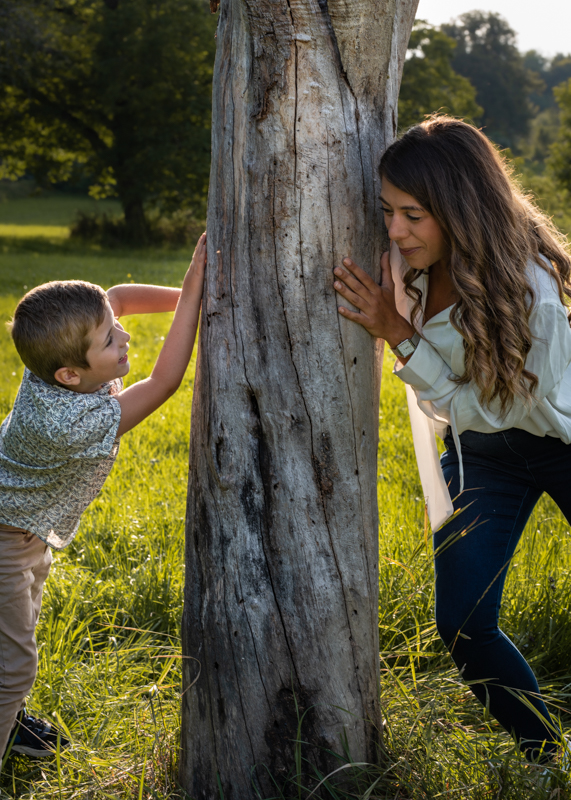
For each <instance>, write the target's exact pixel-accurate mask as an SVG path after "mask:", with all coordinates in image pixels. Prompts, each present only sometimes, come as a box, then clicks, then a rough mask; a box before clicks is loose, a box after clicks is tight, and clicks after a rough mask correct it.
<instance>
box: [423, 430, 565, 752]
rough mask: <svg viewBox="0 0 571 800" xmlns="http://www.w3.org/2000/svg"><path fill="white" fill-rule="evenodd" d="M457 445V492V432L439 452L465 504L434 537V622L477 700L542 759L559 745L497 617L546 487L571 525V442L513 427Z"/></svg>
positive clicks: (467, 437)
mask: <svg viewBox="0 0 571 800" xmlns="http://www.w3.org/2000/svg"><path fill="white" fill-rule="evenodd" d="M460 443H461V446H462V460H463V464H464V492H463V493H462V495H460V496H459V497H457V494H458V491H459V474H458V472H459V468H458V455H457V453H456V448H455V447H454V442H453V440H452V437H451V436H447V437H446V439H445V444H446V447H447V450H446V452H445V453H443V454H442V458H441V463H442V469H443V471H444V478H445V480H446V483H447V484H448V485H449V488H450V495H451V497H452V498H456V499H455V500H454V508H455V510H456V509H459V508H463V509H464V510H463V511H462V512H461V513H460V514H459V516H458V517H457V518H453V519H451V520H450V521H449V522H448V523H447V524H446V525H444V526H443V527H442V528H441V529H440V530H438V531H437V532H436V533H435V534H434V547H435V573H436V625H437V628H438V632H439V634H440V636H441V637H442V639H443V641H444V643H445V645H446V647H447V648H448V650H449V651H450V653H451V655H452V658H453V659H454V661H455V663H456V666H457V667H458V669H459V670H460V671H461V673H462V676H463V678H464V679H465V680H466V681H468V682H469V683H470V688H471V689H472V691H473V692H474V694H475V695H476V697H477V698H478V699H479V700H480V701H481V702H482V703H483V704H484V705H486V706H488V707H489V710H490V713H491V714H492V715H493V716H494V717H495V718H496V719H497V720H498V721H499V722H500V724H501V725H503V727H504V728H505V729H506V730H507V731H509V732H510V733H512V734H513V735H514V737H515V738H516V740H517V741H518V742H519V744H520V747H521V748H522V749H523V750H524V751H525V753H526V755H527V757H528V758H530V759H536V758H537V757H538V756H539V755H540V751H541V750H543V754H545V755H547V754H549V753H550V752H552V751H553V750H554V749H556V747H557V745H556V743H555V741H554V740H555V738H556V735H555V728H554V727H553V722H552V720H551V717H550V715H549V712H548V710H547V708H546V706H545V703H544V702H543V700H542V699H541V696H540V694H539V687H538V685H537V680H536V678H535V676H534V674H533V672H532V671H531V669H530V667H529V665H528V664H527V662H526V660H525V659H524V657H523V656H522V654H521V653H520V652H519V650H518V649H517V648H516V647H515V645H514V644H513V643H512V642H511V641H510V640H509V639H508V637H507V636H506V635H505V634H504V633H503V632H502V631H501V630H500V628H499V627H498V615H499V610H500V603H501V599H502V592H503V588H504V582H505V577H506V572H507V569H508V565H509V563H510V561H511V559H512V557H513V554H514V551H515V549H516V546H517V544H518V542H519V539H520V536H521V534H522V531H523V529H524V527H525V524H526V522H527V520H528V518H529V516H530V514H531V512H532V510H533V508H534V506H535V504H536V503H537V501H538V500H539V498H540V497H541V495H542V493H543V492H547V494H549V495H550V496H551V497H552V498H553V500H554V501H555V502H556V503H557V505H558V506H559V508H560V509H561V511H562V512H563V514H564V515H565V516H566V518H567V520H568V521H569V522H570V524H571V445H567V444H564V443H563V442H562V441H561V440H560V439H555V438H553V437H551V436H545V437H540V436H534V435H533V434H531V433H527V432H526V431H522V430H519V429H517V428H511V429H510V430H507V431H502V432H500V433H491V434H490V433H476V432H474V431H465V432H464V433H463V434H461V436H460ZM474 523H475V525H474V526H473V527H471V526H472V525H473V524H474ZM466 529H467V532H466V533H465V534H464V535H462V533H463V532H464V531H466ZM570 656H571V654H570ZM530 705H531V708H530Z"/></svg>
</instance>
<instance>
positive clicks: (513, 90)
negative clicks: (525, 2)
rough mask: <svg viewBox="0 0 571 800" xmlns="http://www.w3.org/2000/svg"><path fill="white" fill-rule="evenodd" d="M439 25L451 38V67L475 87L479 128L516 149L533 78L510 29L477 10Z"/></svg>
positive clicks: (525, 120) (528, 111) (524, 127)
mask: <svg viewBox="0 0 571 800" xmlns="http://www.w3.org/2000/svg"><path fill="white" fill-rule="evenodd" d="M441 29H442V31H443V32H444V33H446V34H447V35H448V36H450V37H452V38H453V39H454V40H455V41H456V43H457V48H456V50H455V52H454V57H453V59H452V68H453V69H454V70H456V72H458V73H460V75H463V76H464V77H466V78H468V79H469V81H470V82H471V83H472V84H473V85H474V86H475V87H476V100H477V102H478V103H479V104H480V105H481V106H482V107H483V109H484V113H483V114H482V119H481V122H482V125H483V127H484V130H485V133H486V134H487V135H488V136H489V137H490V138H491V139H493V140H494V141H495V142H497V143H498V144H500V145H502V146H503V147H510V148H512V149H516V150H517V144H518V140H519V139H520V138H522V137H524V136H526V134H527V133H528V129H529V123H530V120H531V119H532V117H533V116H534V108H533V105H532V103H531V102H530V100H529V95H530V93H531V92H532V91H533V90H534V89H536V88H537V78H536V77H535V76H534V74H533V73H532V72H531V71H530V70H529V69H527V68H526V66H525V63H524V60H523V56H522V55H521V53H520V52H519V50H518V49H517V47H516V35H515V32H514V31H513V30H512V29H511V28H510V26H509V25H508V23H507V22H506V20H505V19H503V18H502V17H501V16H500V15H499V14H495V13H492V12H489V13H488V12H483V11H471V12H469V13H467V14H462V15H461V16H460V17H459V18H458V19H457V20H456V21H454V22H451V23H450V24H447V25H442V27H441Z"/></svg>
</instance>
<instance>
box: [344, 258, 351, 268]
mask: <svg viewBox="0 0 571 800" xmlns="http://www.w3.org/2000/svg"><path fill="white" fill-rule="evenodd" d="M343 263H344V264H345V265H346V266H347V267H348V266H349V265H350V264H351V259H350V258H344V259H343Z"/></svg>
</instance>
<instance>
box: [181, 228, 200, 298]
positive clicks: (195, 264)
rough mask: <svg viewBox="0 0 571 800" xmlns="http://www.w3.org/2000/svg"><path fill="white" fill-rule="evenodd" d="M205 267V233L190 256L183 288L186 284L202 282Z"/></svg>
mask: <svg viewBox="0 0 571 800" xmlns="http://www.w3.org/2000/svg"><path fill="white" fill-rule="evenodd" d="M205 267H206V231H205V232H204V233H203V234H202V236H201V237H200V239H199V240H198V242H197V243H196V247H195V248H194V253H193V256H192V261H191V262H190V264H189V267H188V270H187V272H186V275H185V276H184V281H183V288H184V285H185V284H186V283H187V282H194V281H195V280H198V281H203V280H204V269H205Z"/></svg>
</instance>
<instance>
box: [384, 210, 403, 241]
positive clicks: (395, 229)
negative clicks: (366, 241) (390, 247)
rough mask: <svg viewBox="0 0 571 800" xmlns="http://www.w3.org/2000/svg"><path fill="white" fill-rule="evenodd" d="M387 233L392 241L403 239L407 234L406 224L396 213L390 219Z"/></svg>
mask: <svg viewBox="0 0 571 800" xmlns="http://www.w3.org/2000/svg"><path fill="white" fill-rule="evenodd" d="M388 234H389V239H392V241H394V242H398V240H399V239H404V238H405V236H407V234H408V231H407V229H406V225H404V224H403V220H402V219H399V217H397V216H396V215H395V216H394V217H393V218H392V219H391V224H390V225H389V229H388Z"/></svg>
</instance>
